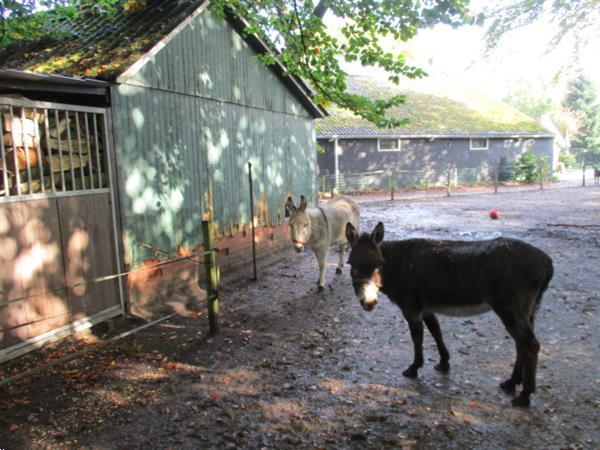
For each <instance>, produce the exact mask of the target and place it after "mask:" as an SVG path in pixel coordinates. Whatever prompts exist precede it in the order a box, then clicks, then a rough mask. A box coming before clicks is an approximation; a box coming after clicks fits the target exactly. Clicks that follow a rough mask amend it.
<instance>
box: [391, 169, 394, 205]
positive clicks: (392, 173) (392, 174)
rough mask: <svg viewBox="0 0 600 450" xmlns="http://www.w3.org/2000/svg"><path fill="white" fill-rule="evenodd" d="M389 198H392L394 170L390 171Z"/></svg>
mask: <svg viewBox="0 0 600 450" xmlns="http://www.w3.org/2000/svg"><path fill="white" fill-rule="evenodd" d="M390 198H391V200H394V172H393V171H390Z"/></svg>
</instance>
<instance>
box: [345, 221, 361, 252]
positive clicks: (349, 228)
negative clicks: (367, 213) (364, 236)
mask: <svg viewBox="0 0 600 450" xmlns="http://www.w3.org/2000/svg"><path fill="white" fill-rule="evenodd" d="M346 239H348V242H349V243H350V246H351V247H354V244H355V243H356V241H357V240H358V231H357V230H356V228H354V225H352V224H351V223H350V222H348V223H347V224H346Z"/></svg>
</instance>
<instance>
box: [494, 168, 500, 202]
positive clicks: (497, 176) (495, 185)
mask: <svg viewBox="0 0 600 450" xmlns="http://www.w3.org/2000/svg"><path fill="white" fill-rule="evenodd" d="M499 172H500V160H498V163H497V164H496V170H495V171H494V194H497V193H498V178H499V177H500V174H499Z"/></svg>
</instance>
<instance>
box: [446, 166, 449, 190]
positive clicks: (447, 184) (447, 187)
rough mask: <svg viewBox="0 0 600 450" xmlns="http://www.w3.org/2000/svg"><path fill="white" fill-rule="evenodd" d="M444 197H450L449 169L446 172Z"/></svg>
mask: <svg viewBox="0 0 600 450" xmlns="http://www.w3.org/2000/svg"><path fill="white" fill-rule="evenodd" d="M446 196H447V197H450V169H448V171H447V172H446Z"/></svg>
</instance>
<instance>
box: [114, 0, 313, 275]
mask: <svg viewBox="0 0 600 450" xmlns="http://www.w3.org/2000/svg"><path fill="white" fill-rule="evenodd" d="M253 55H254V52H253V50H252V49H250V48H249V47H248V46H247V45H246V44H245V43H244V41H243V40H242V39H241V38H240V37H239V36H238V35H237V34H236V32H235V31H234V30H233V29H232V28H231V27H230V26H229V25H228V24H227V23H226V22H225V21H222V20H218V19H215V18H214V17H212V16H211V14H210V13H209V12H208V11H205V12H203V13H202V14H200V15H199V16H198V17H196V19H194V21H193V22H192V23H191V24H189V25H188V26H187V27H186V28H184V29H183V30H182V31H181V32H180V33H179V34H178V35H177V36H176V37H175V38H174V39H172V40H171V41H170V42H169V43H168V44H167V45H166V46H165V47H164V48H163V49H162V50H160V51H159V52H158V53H157V54H155V55H154V57H153V58H152V59H150V60H149V61H148V63H147V64H146V65H145V66H143V67H142V68H141V69H140V71H139V72H138V73H137V74H135V75H134V76H133V77H132V78H131V79H130V80H129V81H127V82H126V83H124V84H121V85H118V86H117V87H115V88H114V89H113V91H112V102H113V103H112V104H113V115H114V121H113V122H114V136H115V141H116V149H117V160H118V172H119V176H118V178H119V187H120V196H121V203H122V215H123V230H124V234H125V259H126V261H127V262H128V263H129V264H131V265H137V264H139V263H140V262H142V261H145V260H147V259H148V258H152V257H154V253H153V252H152V251H151V250H148V249H147V248H144V247H143V246H141V245H140V243H141V244H147V245H150V246H153V247H156V248H160V249H162V250H165V251H168V252H170V253H175V252H177V250H178V248H180V247H182V246H183V247H189V248H194V247H196V246H198V245H200V244H201V236H200V235H201V232H200V221H201V217H202V214H203V212H206V211H207V210H208V208H209V205H208V203H209V202H208V192H209V184H212V192H213V196H212V197H213V202H214V217H215V219H216V221H217V224H218V228H219V231H220V233H221V234H222V235H223V236H231V235H234V236H235V235H237V234H238V233H239V232H240V229H241V228H242V225H243V224H248V223H250V214H249V185H248V168H247V164H248V162H251V163H252V164H253V177H254V183H253V185H254V203H255V216H256V218H257V219H256V220H257V221H258V223H259V224H260V225H268V226H271V225H273V226H276V225H278V224H280V223H281V222H282V221H283V219H284V209H283V208H284V202H285V198H286V196H287V195H288V193H293V194H295V195H299V194H304V195H306V196H307V197H308V198H310V199H312V198H314V197H315V192H314V175H315V168H316V152H315V138H314V127H313V121H312V118H311V117H310V115H309V113H308V112H306V110H305V109H304V108H303V107H302V106H301V104H300V103H299V102H298V100H297V99H296V98H295V97H294V96H293V95H292V94H291V92H289V91H288V90H287V88H286V87H285V86H284V85H283V84H282V82H281V81H280V80H279V79H278V78H277V77H276V76H275V75H274V74H273V73H272V71H271V70H270V69H268V68H266V67H264V66H263V65H262V64H261V63H260V62H258V61H256V60H254V59H252V56H253ZM209 182H210V183H209ZM161 257H164V255H161Z"/></svg>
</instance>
